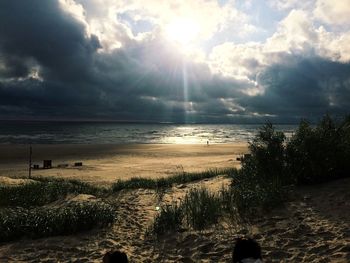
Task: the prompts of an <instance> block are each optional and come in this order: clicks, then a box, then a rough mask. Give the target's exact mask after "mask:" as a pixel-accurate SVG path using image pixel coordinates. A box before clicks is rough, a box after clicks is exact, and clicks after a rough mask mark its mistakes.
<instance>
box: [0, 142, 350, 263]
mask: <svg viewBox="0 0 350 263" xmlns="http://www.w3.org/2000/svg"><path fill="white" fill-rule="evenodd" d="M41 147H43V148H40V149H48V148H50V147H56V146H41ZM46 147H48V148H46ZM60 147H62V148H61V150H62V151H63V152H64V154H67V155H64V156H65V158H63V159H60V161H61V160H62V161H74V160H83V162H84V163H89V162H90V164H89V165H91V166H94V165H100V166H99V169H100V170H101V171H102V172H103V171H105V170H107V171H109V169H112V168H111V167H110V166H109V165H112V163H113V161H116V160H118V161H120V163H121V167H122V168H121V167H119V165H115V164H113V165H114V166H113V167H115V169H120V170H118V171H119V172H121V171H124V172H126V171H127V164H126V159H127V158H129V160H130V162H131V163H130V166H131V169H134V170H132V171H139V175H140V176H148V175H149V174H152V173H151V172H150V171H148V170H147V169H144V168H143V167H141V166H142V165H141V164H139V166H137V162H136V160H138V161H142V160H143V164H144V165H145V166H147V165H150V166H148V167H149V168H151V167H152V166H151V163H153V164H154V165H156V166H154V167H155V168H154V169H153V170H154V172H157V171H158V169H160V171H162V172H159V173H156V174H157V175H153V176H158V175H162V176H166V175H167V174H166V173H163V172H164V171H166V170H167V169H168V170H171V168H168V167H167V165H166V163H167V162H165V160H168V162H169V163H168V164H169V166H171V165H183V167H184V169H185V170H186V169H188V170H190V169H196V167H195V165H200V166H201V168H204V167H211V165H218V164H221V165H222V167H224V166H225V165H232V164H233V165H237V163H236V162H235V161H234V160H231V159H235V158H234V156H232V155H235V154H238V152H239V151H242V152H244V151H245V150H246V148H245V146H244V145H243V146H238V147H239V148H236V150H232V149H233V148H234V147H233V148H232V146H228V145H217V146H213V147H212V146H209V147H212V148H210V151H208V150H209V149H207V148H205V147H203V146H198V145H197V146H195V145H194V146H186V147H183V148H182V147H180V146H174V145H172V146H169V145H165V146H164V145H163V146H162V145H160V146H159V145H146V146H143V145H141V146H133V147H131V148H129V149H126V148H119V147H118V148H116V149H118V151H117V152H118V154H115V152H116V151H115V150H113V147H114V146H113V147H111V148H108V147H107V148H108V149H109V150H110V151H109V152H107V151H106V153H103V154H101V155H97V154H96V152H95V154H92V153H93V152H94V151H93V150H92V149H91V148H89V147H88V146H86V147H87V148H85V149H86V152H85V154H86V155H84V154H83V155H74V153H73V150H74V148H70V149H69V151H70V154H71V155H69V158H67V157H66V156H68V152H67V151H68V150H67V148H66V147H64V146H60ZM60 147H58V148H60ZM81 147H83V146H81ZM241 147H242V148H241ZM83 148H84V147H83ZM97 148H98V149H101V148H99V147H97ZM38 149H39V148H38ZM56 149H57V148H56ZM80 149H81V148H80ZM90 150H91V152H89V151H90ZM145 150H147V151H145ZM138 151H140V152H138ZM38 152H39V151H38ZM211 152H213V153H216V154H211ZM43 153H45V150H43ZM55 154H57V155H56V157H55V156H54V155H53V156H54V157H55V159H56V158H57V159H59V158H58V157H59V154H62V152H60V153H58V151H56V152H55ZM97 156H99V157H98V158H97ZM218 156H219V157H218ZM54 157H52V158H53V159H54ZM76 157H80V158H77V159H75V158H76ZM215 157H216V158H217V159H215ZM123 158H125V159H124V160H123ZM122 160H123V161H122ZM8 161H9V162H7V163H6V162H3V163H2V164H1V165H3V164H4V165H5V163H6V165H10V163H11V162H13V160H12V159H9V160H8ZM182 162H183V163H182ZM15 163H17V166H20V165H22V164H21V162H20V161H18V162H13V167H15V168H14V169H18V168H16V164H15ZM106 164H109V165H106ZM104 165H106V167H104ZM171 167H174V166H171ZM113 169H114V168H113ZM197 169H198V167H197ZM53 170H54V169H52V170H50V171H48V173H51V172H52V171H53ZM72 171H74V172H75V173H74V175H73V176H72V175H70V176H72V177H74V178H75V177H77V178H83V175H84V171H81V170H77V171H76V170H74V169H72ZM36 172H39V171H36ZM44 172H46V171H44ZM7 173H8V170H7ZM91 173H92V172H91ZM93 173H94V174H95V175H96V183H101V184H104V183H108V182H111V181H113V180H114V179H115V178H118V176H120V177H121V178H123V177H122V175H120V174H118V173H116V174H113V173H112V172H106V173H105V175H106V176H108V178H107V179H104V178H103V177H102V176H100V175H98V170H94V172H93ZM67 176H68V175H67ZM90 176H91V178H90V177H89V178H88V179H87V181H91V180H92V176H93V175H92V174H90ZM7 181H8V180H7ZM12 182H13V181H12ZM228 184H229V180H228V179H227V178H225V177H223V176H218V177H215V178H212V179H206V180H203V181H200V182H194V183H189V184H183V185H178V186H173V187H172V188H171V189H168V190H167V191H166V192H165V195H164V197H163V198H162V200H161V201H160V200H159V199H158V197H157V195H156V193H155V192H154V191H153V190H145V189H139V190H132V191H125V190H123V191H121V192H119V193H118V194H115V195H113V196H112V197H111V198H113V200H115V201H116V202H118V203H119V207H118V210H117V221H116V222H115V223H114V224H113V225H112V226H110V227H107V228H105V229H94V230H92V231H88V232H85V233H81V234H77V235H74V236H57V237H51V238H43V239H37V240H30V239H23V240H19V241H15V242H11V243H6V244H0V262H101V261H102V257H103V255H104V253H106V252H107V251H109V250H122V251H125V252H126V253H127V254H128V256H129V258H130V261H131V262H230V259H231V251H232V247H233V244H234V239H235V238H236V237H239V236H246V235H248V236H251V237H253V238H254V239H256V240H257V241H258V242H259V243H260V244H261V246H262V251H263V257H264V260H265V262H315V263H316V262H350V228H349V226H350V191H349V189H350V179H343V180H338V181H334V182H331V183H328V184H323V185H317V186H311V187H302V188H298V189H297V190H296V192H295V195H293V196H292V199H291V200H289V201H288V202H287V203H286V204H285V206H284V207H283V208H280V209H275V210H273V211H272V212H271V213H268V214H266V215H265V216H264V217H258V218H256V219H254V220H253V221H252V222H249V223H248V222H233V223H232V222H229V221H228V220H222V221H220V222H219V224H216V225H215V226H213V227H211V228H209V229H207V230H205V231H202V232H198V231H192V230H190V229H183V230H182V231H180V232H177V233H173V234H171V235H165V236H164V237H162V238H160V239H159V240H154V239H152V238H150V237H148V236H146V235H145V232H146V230H147V229H148V228H149V226H150V225H151V224H152V221H153V218H154V216H155V215H156V214H157V213H158V212H157V211H156V207H157V206H158V205H160V204H164V203H169V202H172V201H179V200H180V199H181V198H182V197H183V196H184V195H185V194H186V192H187V191H188V190H189V189H190V188H194V187H202V186H205V187H208V188H209V189H210V190H211V191H218V190H219V189H220V188H221V187H222V186H223V185H224V186H225V185H228ZM70 200H74V201H77V202H79V201H82V202H83V201H89V200H94V197H92V196H86V195H79V196H77V197H70Z"/></svg>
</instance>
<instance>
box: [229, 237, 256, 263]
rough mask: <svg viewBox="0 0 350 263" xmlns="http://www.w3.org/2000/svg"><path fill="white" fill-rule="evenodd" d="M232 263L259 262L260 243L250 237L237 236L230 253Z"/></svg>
mask: <svg viewBox="0 0 350 263" xmlns="http://www.w3.org/2000/svg"><path fill="white" fill-rule="evenodd" d="M232 262H233V263H261V262H262V257H261V248H260V245H259V244H258V243H257V242H256V241H255V240H253V239H251V238H237V239H236V245H235V248H234V249H233V254H232Z"/></svg>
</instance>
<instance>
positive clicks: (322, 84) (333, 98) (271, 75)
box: [239, 57, 350, 119]
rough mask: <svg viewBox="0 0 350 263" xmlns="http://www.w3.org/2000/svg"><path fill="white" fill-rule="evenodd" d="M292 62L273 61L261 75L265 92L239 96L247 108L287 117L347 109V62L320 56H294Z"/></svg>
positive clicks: (349, 92)
mask: <svg viewBox="0 0 350 263" xmlns="http://www.w3.org/2000/svg"><path fill="white" fill-rule="evenodd" d="M293 60H294V61H293V62H292V63H284V64H275V65H272V66H270V67H268V68H267V69H265V70H264V72H263V73H262V74H261V75H260V79H259V82H260V85H262V86H263V87H265V88H266V90H265V92H264V94H262V95H258V96H252V97H242V98H240V100H239V103H240V104H241V105H242V106H244V107H246V109H247V110H248V111H253V112H258V113H262V114H271V115H277V116H278V117H283V118H288V119H293V118H294V119H300V118H304V117H307V118H311V119H315V118H318V117H320V116H321V115H323V114H325V113H326V112H328V113H334V114H347V113H349V109H350V100H349V98H350V64H346V63H339V62H333V61H329V60H325V59H322V58H319V57H311V58H310V57H309V58H301V57H293Z"/></svg>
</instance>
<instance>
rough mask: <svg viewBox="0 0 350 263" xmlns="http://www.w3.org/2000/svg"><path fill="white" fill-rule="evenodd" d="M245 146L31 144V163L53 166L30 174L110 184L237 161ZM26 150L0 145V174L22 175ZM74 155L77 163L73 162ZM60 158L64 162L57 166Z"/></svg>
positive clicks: (26, 163) (219, 166)
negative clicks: (78, 164)
mask: <svg viewBox="0 0 350 263" xmlns="http://www.w3.org/2000/svg"><path fill="white" fill-rule="evenodd" d="M247 151H248V150H247V145H246V144H211V145H210V146H207V145H199V144H196V145H193V144H192V145H191V144H181V145H180V144H178V145H174V144H158V145H157V144H137V145H34V146H33V164H39V165H40V166H41V167H42V161H43V160H44V159H50V160H52V162H53V166H54V168H53V169H39V170H32V175H33V176H55V177H61V178H73V179H79V180H83V181H86V182H89V183H93V184H110V183H112V182H114V181H116V180H117V179H128V178H131V177H151V178H155V177H164V176H169V175H172V174H175V173H177V172H180V171H182V170H184V171H187V172H191V171H204V170H207V169H211V168H226V167H232V166H239V162H238V161H236V158H237V157H238V156H239V155H241V154H243V153H246V152H247ZM28 153H29V148H28V146H26V145H0V176H7V177H14V176H21V177H23V176H27V175H28V155H29V154H28ZM80 161H81V162H83V166H82V167H74V166H73V164H74V163H75V162H80ZM60 164H68V165H69V167H67V168H58V167H57V166H58V165H60Z"/></svg>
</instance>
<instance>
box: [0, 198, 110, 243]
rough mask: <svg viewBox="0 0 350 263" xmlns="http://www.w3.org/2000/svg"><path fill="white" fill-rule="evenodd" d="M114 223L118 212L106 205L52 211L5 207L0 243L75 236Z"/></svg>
mask: <svg viewBox="0 0 350 263" xmlns="http://www.w3.org/2000/svg"><path fill="white" fill-rule="evenodd" d="M114 220H115V209H114V208H113V207H112V206H111V205H109V204H106V203H103V202H93V203H73V204H69V205H67V206H65V207H51V208H49V207H38V208H33V209H25V208H20V207H16V208H4V209H0V233H1V235H0V242H4V241H10V240H14V239H17V238H20V237H31V238H38V237H46V236H54V235H67V234H73V233H76V232H80V231H84V230H89V229H92V228H94V227H101V226H105V225H108V224H110V223H112V222H113V221H114Z"/></svg>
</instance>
